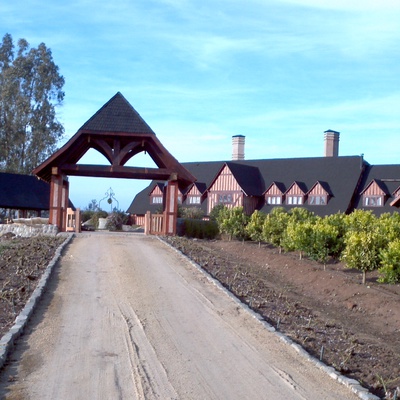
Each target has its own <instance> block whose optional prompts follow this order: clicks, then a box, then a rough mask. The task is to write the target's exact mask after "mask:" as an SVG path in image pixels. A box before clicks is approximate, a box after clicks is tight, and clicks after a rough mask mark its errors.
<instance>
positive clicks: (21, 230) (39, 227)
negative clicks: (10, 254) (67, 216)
mask: <svg viewBox="0 0 400 400" xmlns="http://www.w3.org/2000/svg"><path fill="white" fill-rule="evenodd" d="M7 232H12V233H13V234H14V235H16V236H21V237H31V236H38V235H51V236H55V235H57V233H58V228H57V226H55V225H49V224H32V225H27V224H25V223H24V224H19V223H14V224H0V236H1V235H3V234H4V233H7Z"/></svg>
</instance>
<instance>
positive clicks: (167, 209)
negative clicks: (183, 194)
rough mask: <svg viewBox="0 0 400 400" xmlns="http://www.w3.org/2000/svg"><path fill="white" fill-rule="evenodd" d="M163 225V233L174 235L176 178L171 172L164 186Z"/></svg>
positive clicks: (176, 211) (176, 209) (176, 198)
mask: <svg viewBox="0 0 400 400" xmlns="http://www.w3.org/2000/svg"><path fill="white" fill-rule="evenodd" d="M164 199H165V201H164V226H163V231H164V232H163V233H164V235H167V236H173V235H176V220H177V218H178V180H177V178H176V175H175V174H173V175H172V176H171V179H170V180H169V181H168V182H167V184H166V186H165V188H164Z"/></svg>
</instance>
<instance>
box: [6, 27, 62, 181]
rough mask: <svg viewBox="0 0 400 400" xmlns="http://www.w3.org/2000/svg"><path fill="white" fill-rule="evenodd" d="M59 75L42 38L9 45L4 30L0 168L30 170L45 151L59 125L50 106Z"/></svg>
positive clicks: (55, 100) (58, 100)
mask: <svg viewBox="0 0 400 400" xmlns="http://www.w3.org/2000/svg"><path fill="white" fill-rule="evenodd" d="M64 82H65V81H64V78H63V76H62V75H60V73H59V68H58V66H57V65H56V64H55V63H54V60H53V56H52V52H51V50H50V49H49V48H47V47H46V45H45V44H44V43H40V44H39V46H38V47H37V48H30V46H29V43H28V42H27V41H26V40H25V39H20V40H19V41H18V44H17V47H15V45H14V42H13V39H12V37H11V35H10V34H6V35H5V36H4V37H3V39H2V42H1V44H0V170H2V171H6V172H17V173H28V174H29V173H31V171H32V169H33V168H35V167H36V166H37V165H38V164H40V163H41V162H43V161H44V160H45V159H46V158H47V157H48V156H50V155H51V154H52V153H53V152H54V151H55V150H56V146H57V142H58V141H59V140H60V139H61V137H62V135H63V133H64V128H63V126H62V124H61V123H60V122H59V121H58V120H57V116H56V108H57V107H58V106H61V105H62V102H63V99H64V92H63V86H64Z"/></svg>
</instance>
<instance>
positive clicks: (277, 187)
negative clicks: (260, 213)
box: [264, 182, 285, 205]
mask: <svg viewBox="0 0 400 400" xmlns="http://www.w3.org/2000/svg"><path fill="white" fill-rule="evenodd" d="M284 191H285V187H284V186H283V184H282V183H281V182H273V183H272V184H271V186H270V187H269V188H268V189H267V190H266V191H265V192H264V198H265V203H266V204H268V205H279V204H282V203H283V193H284Z"/></svg>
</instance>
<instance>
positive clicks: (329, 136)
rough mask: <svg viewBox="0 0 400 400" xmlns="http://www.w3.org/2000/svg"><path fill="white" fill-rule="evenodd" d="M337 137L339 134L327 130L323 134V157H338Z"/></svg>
mask: <svg viewBox="0 0 400 400" xmlns="http://www.w3.org/2000/svg"><path fill="white" fill-rule="evenodd" d="M339 136H340V132H336V131H332V130H331V129H328V130H327V131H325V132H324V141H325V147H324V151H325V154H324V156H325V157H338V156H339Z"/></svg>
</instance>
